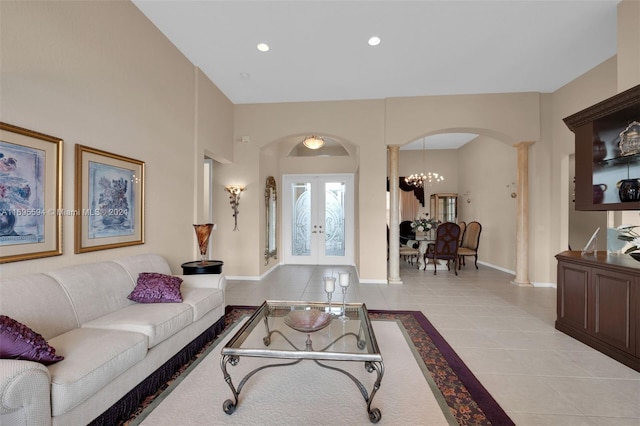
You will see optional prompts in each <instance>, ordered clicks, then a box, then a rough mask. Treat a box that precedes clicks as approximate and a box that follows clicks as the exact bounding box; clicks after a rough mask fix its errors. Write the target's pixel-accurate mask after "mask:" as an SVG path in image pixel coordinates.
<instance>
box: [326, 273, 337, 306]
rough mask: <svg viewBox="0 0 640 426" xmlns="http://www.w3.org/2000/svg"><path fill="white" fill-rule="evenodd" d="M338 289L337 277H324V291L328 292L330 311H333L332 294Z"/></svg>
mask: <svg viewBox="0 0 640 426" xmlns="http://www.w3.org/2000/svg"><path fill="white" fill-rule="evenodd" d="M335 289H336V279H335V277H324V291H325V293H327V299H328V301H329V313H330V314H331V315H333V314H332V313H331V296H332V295H333V292H334V291H335Z"/></svg>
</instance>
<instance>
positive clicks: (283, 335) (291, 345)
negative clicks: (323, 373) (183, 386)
mask: <svg viewBox="0 0 640 426" xmlns="http://www.w3.org/2000/svg"><path fill="white" fill-rule="evenodd" d="M345 311H346V312H345V313H346V316H347V317H348V320H342V319H339V318H338V316H339V315H341V314H342V306H340V307H335V306H333V307H332V312H331V313H330V312H329V305H328V304H327V303H321V302H284V301H272V300H268V301H266V302H264V303H263V304H262V305H261V306H260V307H259V308H258V309H257V310H256V312H255V313H254V314H253V315H252V316H251V318H249V320H248V321H247V322H246V323H245V324H244V325H243V326H242V327H241V328H240V330H239V331H238V332H237V333H236V334H235V335H234V336H233V337H232V338H231V340H229V342H228V343H227V344H226V345H225V347H224V348H222V351H221V354H222V357H221V359H220V367H221V368H222V373H223V375H224V380H225V381H226V382H227V384H228V385H229V387H230V388H231V391H232V392H233V400H232V399H227V400H226V401H225V402H224V403H223V406H222V408H223V410H224V412H225V413H227V414H229V415H230V414H233V412H234V411H235V410H236V407H237V406H238V396H239V394H240V392H241V391H242V388H243V386H244V385H245V383H246V382H247V380H249V379H250V378H251V377H252V376H253V375H254V374H256V373H257V372H258V371H261V370H264V369H266V368H271V367H282V366H288V365H294V364H297V363H299V362H301V361H304V360H312V361H313V362H315V363H316V364H317V365H319V366H320V367H324V368H328V369H330V370H332V371H338V372H341V373H343V374H345V375H346V376H348V377H349V378H350V379H351V380H352V381H353V382H354V383H355V385H356V386H357V387H358V389H359V390H360V393H361V394H362V396H363V397H364V400H365V402H366V404H367V413H368V415H369V420H370V421H371V422H372V423H377V422H379V421H380V419H381V418H382V413H381V412H380V410H379V409H378V408H371V401H372V400H373V397H374V396H375V394H376V392H377V391H378V389H379V388H380V382H381V381H382V376H383V375H384V364H383V362H382V355H381V354H380V350H379V349H378V343H377V342H376V337H375V334H374V333H373V328H372V327H371V321H370V320H369V315H368V313H367V307H366V306H365V304H364V303H347V304H346V305H345ZM240 357H256V358H269V359H285V360H291V361H288V362H279V363H271V364H265V365H263V366H261V367H258V368H256V369H254V370H253V371H251V372H249V373H248V374H247V375H246V376H245V377H244V378H243V379H242V380H241V381H240V382H239V384H238V386H237V387H236V386H235V385H234V384H233V381H232V380H231V375H230V374H229V372H228V371H227V365H228V364H229V365H231V366H235V365H237V364H238V362H239V361H240ZM323 361H355V362H363V363H364V366H365V369H366V371H367V372H369V373H372V372H374V371H375V372H376V374H377V377H376V379H375V382H374V384H373V388H372V389H371V394H369V393H368V392H367V389H366V388H365V386H364V385H363V384H362V382H360V381H359V380H358V379H357V378H356V377H355V376H353V375H352V374H351V373H349V372H347V371H345V370H343V369H340V368H337V367H335V366H333V365H327V364H325V363H323Z"/></svg>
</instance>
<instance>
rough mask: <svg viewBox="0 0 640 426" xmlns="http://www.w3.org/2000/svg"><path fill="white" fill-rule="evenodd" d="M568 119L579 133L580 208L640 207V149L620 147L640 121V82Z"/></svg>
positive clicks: (578, 187)
mask: <svg viewBox="0 0 640 426" xmlns="http://www.w3.org/2000/svg"><path fill="white" fill-rule="evenodd" d="M564 122H565V124H566V125H567V126H568V127H569V129H571V131H572V132H574V133H575V162H576V176H575V185H576V187H575V196H576V198H575V202H576V210H638V209H640V186H639V185H640V182H639V181H638V180H639V179H640V152H638V151H639V150H638V149H631V150H629V144H626V149H625V147H623V149H622V150H621V148H620V141H621V134H622V133H623V132H624V131H625V130H627V128H628V127H629V126H632V129H630V130H629V131H628V132H627V134H628V133H629V132H631V131H635V129H637V126H634V125H633V123H635V122H640V85H638V86H636V87H633V88H631V89H629V90H626V91H624V92H621V93H619V94H617V95H615V96H613V97H611V98H609V99H607V100H604V101H602V102H600V103H597V104H595V105H593V106H591V107H589V108H586V109H584V110H582V111H580V112H577V113H575V114H573V115H571V116H569V117H567V118H565V119H564ZM626 139H627V140H628V138H626ZM635 140H636V141H637V139H635ZM636 145H637V144H634V146H636ZM634 186H635V188H637V189H634V188H633V187H634ZM621 190H622V192H623V195H621Z"/></svg>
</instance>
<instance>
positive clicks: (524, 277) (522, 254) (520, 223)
mask: <svg viewBox="0 0 640 426" xmlns="http://www.w3.org/2000/svg"><path fill="white" fill-rule="evenodd" d="M533 143H534V142H518V143H516V144H514V145H513V146H514V148H516V149H517V150H518V170H517V172H516V179H517V182H516V185H517V187H518V203H517V206H518V207H517V212H516V276H515V278H514V279H513V280H512V281H511V283H512V284H515V285H518V286H521V287H531V286H532V284H531V282H530V281H529V145H533Z"/></svg>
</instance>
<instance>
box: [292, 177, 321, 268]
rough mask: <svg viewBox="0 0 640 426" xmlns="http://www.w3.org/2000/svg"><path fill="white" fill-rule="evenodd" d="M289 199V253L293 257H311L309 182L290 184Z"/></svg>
mask: <svg viewBox="0 0 640 426" xmlns="http://www.w3.org/2000/svg"><path fill="white" fill-rule="evenodd" d="M291 199H292V200H293V206H292V207H293V211H292V221H291V252H292V254H293V256H311V182H294V183H292V184H291ZM316 226H317V225H316Z"/></svg>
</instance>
